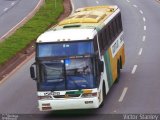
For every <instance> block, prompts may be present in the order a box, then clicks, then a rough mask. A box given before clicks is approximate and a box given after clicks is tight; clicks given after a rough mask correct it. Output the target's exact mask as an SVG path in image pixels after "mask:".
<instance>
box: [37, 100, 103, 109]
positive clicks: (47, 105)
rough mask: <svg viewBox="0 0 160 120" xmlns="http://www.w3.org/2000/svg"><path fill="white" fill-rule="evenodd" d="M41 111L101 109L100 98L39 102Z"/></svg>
mask: <svg viewBox="0 0 160 120" xmlns="http://www.w3.org/2000/svg"><path fill="white" fill-rule="evenodd" d="M38 104H39V110H40V111H52V110H69V109H90V108H98V107H99V105H100V104H99V99H98V97H93V98H79V99H71V98H66V99H55V100H38Z"/></svg>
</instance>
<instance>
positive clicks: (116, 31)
mask: <svg viewBox="0 0 160 120" xmlns="http://www.w3.org/2000/svg"><path fill="white" fill-rule="evenodd" d="M113 28H114V32H115V38H116V37H117V35H118V29H117V24H116V19H114V20H113Z"/></svg>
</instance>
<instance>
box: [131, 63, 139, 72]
mask: <svg viewBox="0 0 160 120" xmlns="http://www.w3.org/2000/svg"><path fill="white" fill-rule="evenodd" d="M137 67H138V65H134V67H133V69H132V74H134V73H135V72H136V70H137Z"/></svg>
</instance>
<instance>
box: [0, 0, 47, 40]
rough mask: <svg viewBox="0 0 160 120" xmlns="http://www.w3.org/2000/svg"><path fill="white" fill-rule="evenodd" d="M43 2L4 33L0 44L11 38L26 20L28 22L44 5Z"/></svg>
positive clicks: (42, 0)
mask: <svg viewBox="0 0 160 120" xmlns="http://www.w3.org/2000/svg"><path fill="white" fill-rule="evenodd" d="M44 1H45V0H40V1H39V3H38V4H37V6H36V7H35V8H34V9H33V10H32V11H31V12H30V13H29V14H28V15H27V16H26V17H24V18H23V19H22V20H21V21H20V22H19V23H18V24H16V25H15V26H14V27H12V29H10V30H9V31H8V32H7V33H5V34H4V35H3V36H2V37H1V38H0V42H3V41H4V40H5V39H6V38H7V37H9V36H11V35H12V34H13V33H14V32H15V31H16V30H17V29H18V28H20V27H21V26H23V25H24V24H25V23H26V22H27V21H28V20H30V19H31V18H32V17H33V16H34V15H35V14H36V12H37V11H38V10H39V9H40V7H41V6H42V5H43V4H44Z"/></svg>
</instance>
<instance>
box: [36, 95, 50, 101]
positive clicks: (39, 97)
mask: <svg viewBox="0 0 160 120" xmlns="http://www.w3.org/2000/svg"><path fill="white" fill-rule="evenodd" d="M38 99H39V100H43V99H45V100H46V99H49V100H51V99H52V97H51V96H38Z"/></svg>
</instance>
